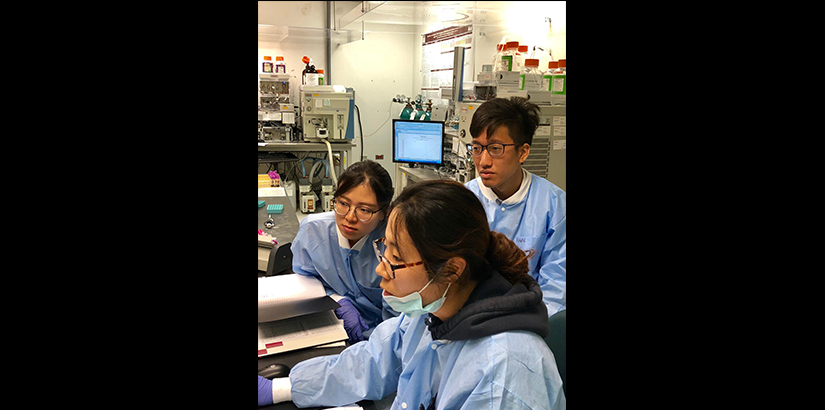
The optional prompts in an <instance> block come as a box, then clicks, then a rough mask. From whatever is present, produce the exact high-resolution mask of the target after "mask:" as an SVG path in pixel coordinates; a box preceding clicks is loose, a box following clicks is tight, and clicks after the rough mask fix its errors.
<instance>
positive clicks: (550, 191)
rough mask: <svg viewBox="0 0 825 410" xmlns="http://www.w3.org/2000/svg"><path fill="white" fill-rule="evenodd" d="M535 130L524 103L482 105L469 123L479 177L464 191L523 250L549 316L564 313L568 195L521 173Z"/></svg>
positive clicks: (535, 120)
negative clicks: (532, 254) (531, 254)
mask: <svg viewBox="0 0 825 410" xmlns="http://www.w3.org/2000/svg"><path fill="white" fill-rule="evenodd" d="M538 125H539V107H538V106H537V105H535V104H533V103H530V102H528V101H527V100H526V99H524V98H520V97H511V98H510V99H505V98H494V99H492V100H489V101H487V102H485V103H483V104H481V105H480V106H479V107H478V108H477V109H476V111H475V113H474V114H473V120H472V122H471V123H470V135H472V137H473V141H472V144H469V146H468V149H469V151H470V152H471V153H472V158H473V162H474V163H475V166H476V171H477V173H478V178H476V179H473V180H471V181H469V182H467V183H466V184H465V186H466V187H467V188H468V189H469V190H470V191H473V193H474V194H475V195H476V196H477V197H478V199H479V200H480V201H481V204H482V206H484V210H485V211H486V212H487V221H488V222H489V224H490V229H491V230H493V231H496V232H501V233H503V234H504V235H505V236H507V238H509V239H510V240H512V241H513V242H515V243H516V245H518V246H519V247H520V248H521V249H523V250H524V251H529V250H532V251H534V252H536V256H535V257H534V258H532V259H530V275H532V276H533V278H535V279H536V280H537V281H538V283H539V285H541V289H542V292H543V293H544V303H545V304H546V305H547V312H548V316H552V315H553V314H555V313H557V312H558V311H560V310H564V309H566V308H567V194H566V193H565V192H564V191H563V190H562V189H561V188H559V187H557V186H556V185H554V184H553V183H552V182H550V181H548V180H546V179H544V178H542V177H540V176H538V175H534V174H532V173H530V172H527V170H525V169H524V168H522V166H521V165H522V163H524V161H525V160H526V159H527V156H528V155H530V146H531V145H532V143H533V134H534V133H535V132H536V128H537V127H538Z"/></svg>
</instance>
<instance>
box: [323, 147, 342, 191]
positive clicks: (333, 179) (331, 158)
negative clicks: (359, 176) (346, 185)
mask: <svg viewBox="0 0 825 410" xmlns="http://www.w3.org/2000/svg"><path fill="white" fill-rule="evenodd" d="M321 141H324V144H327V151H328V152H329V160H330V161H332V162H333V163H334V161H333V156H332V145H329V141H327V140H326V138H325V139H322V140H321ZM329 168H330V170H331V171H332V184H333V186H338V177H336V176H335V167H334V166H331V165H330V167H329Z"/></svg>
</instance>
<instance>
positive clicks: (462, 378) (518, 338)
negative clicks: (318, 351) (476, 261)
mask: <svg viewBox="0 0 825 410" xmlns="http://www.w3.org/2000/svg"><path fill="white" fill-rule="evenodd" d="M531 282H532V283H531V285H530V286H529V289H528V287H526V286H525V285H521V284H519V285H516V286H513V285H511V284H510V283H509V282H507V281H506V280H505V279H504V278H503V277H501V275H500V274H498V273H497V272H494V274H493V277H492V278H491V279H490V280H489V281H487V283H486V284H484V285H483V286H482V285H481V284H479V286H477V287H476V289H474V290H473V293H472V294H471V295H470V299H469V300H468V301H467V303H466V304H465V305H464V307H462V309H461V310H459V312H458V313H457V314H456V315H454V316H453V317H451V318H449V319H447V321H445V322H441V321H440V320H439V319H438V318H436V317H435V316H432V315H421V316H417V317H415V318H410V317H408V316H407V315H406V314H401V315H400V316H398V317H396V318H392V319H388V320H386V321H384V322H383V323H381V324H380V325H378V327H377V328H376V329H375V331H374V332H373V334H372V337H370V339H369V340H368V341H366V342H361V343H356V344H354V345H352V346H349V347H348V348H347V349H345V350H344V351H343V352H341V354H338V355H333V356H321V357H314V358H312V359H309V360H306V361H303V362H301V363H298V364H297V365H295V366H294V368H293V369H292V371H291V372H290V374H289V379H290V382H291V384H292V387H291V394H292V401H293V402H294V403H295V405H296V406H298V407H311V406H342V405H346V404H349V403H354V402H357V401H359V400H363V399H367V400H379V399H382V398H384V397H386V396H387V395H389V394H390V393H392V392H393V391H396V392H397V395H396V397H395V400H394V402H393V404H392V409H398V410H405V409H406V410H418V409H419V406H420V405H421V404H423V405H424V408H427V407H428V406H429V404H430V402H431V400H432V398H433V397H435V398H436V401H435V408H436V409H468V410H470V409H472V410H475V409H545V410H549V409H553V410H557V409H564V408H565V406H566V399H565V396H564V392H563V391H562V387H561V385H562V382H561V377H560V376H559V373H558V368H557V367H556V361H555V358H554V356H553V353H552V352H551V351H550V349H549V348H548V347H547V344H546V343H545V342H544V340H543V339H542V337H544V336H546V335H547V332H548V331H549V330H548V329H549V324H548V321H547V310H546V308H545V306H544V304H543V302H542V299H541V289H540V288H539V286H538V284H537V283H536V282H535V281H531ZM480 298H483V299H480ZM536 332H537V333H536ZM434 334H435V335H438V336H439V337H440V338H437V339H436V340H433V339H434V338H433V335H434Z"/></svg>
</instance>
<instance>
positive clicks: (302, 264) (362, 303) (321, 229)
mask: <svg viewBox="0 0 825 410" xmlns="http://www.w3.org/2000/svg"><path fill="white" fill-rule="evenodd" d="M385 225H386V224H383V225H379V226H378V228H376V229H375V230H373V231H372V232H370V233H369V234H368V235H365V236H364V237H363V238H361V239H360V240H359V241H358V242H357V243H356V244H355V246H353V247H352V249H350V247H349V242H348V241H347V239H346V238H344V237H343V236H342V235H341V234H340V233H339V232H338V226H337V225H335V215H334V214H333V211H329V212H324V213H321V214H311V215H308V216H307V217H306V218H304V219H303V220H301V225H300V228H298V233H297V234H296V235H295V240H293V241H292V248H291V250H292V271H293V272H295V273H297V274H299V275H305V276H313V277H315V278H318V279H319V280H321V283H323V284H324V289H325V290H326V293H327V295H340V296H344V297H346V298H347V299H349V300H350V301H351V302H352V304H353V305H355V307H356V308H357V309H358V312H359V313H360V314H361V317H362V318H363V319H364V322H366V324H367V326H368V327H369V329H373V328H375V326H377V325H378V324H379V323H381V322H382V321H383V320H384V319H387V318H390V317H395V316H397V315H398V313H397V312H396V311H394V310H392V308H390V307H389V305H386V302H384V299H383V298H382V297H381V292H382V289H381V288H380V287H379V286H378V285H379V284H380V283H381V277H380V276H378V274H377V273H375V267H376V266H378V258H376V257H375V251H374V250H373V248H372V241H374V240H376V239H378V238H382V237H384V226H385ZM365 333H366V334H365V335H364V336H365V337H366V336H368V335H369V334H370V333H371V330H368V331H366V332H365Z"/></svg>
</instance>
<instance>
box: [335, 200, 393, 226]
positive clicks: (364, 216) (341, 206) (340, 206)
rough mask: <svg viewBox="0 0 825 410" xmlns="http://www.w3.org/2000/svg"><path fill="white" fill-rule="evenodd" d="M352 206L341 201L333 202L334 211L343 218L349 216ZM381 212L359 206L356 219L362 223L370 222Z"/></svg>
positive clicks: (356, 210)
mask: <svg viewBox="0 0 825 410" xmlns="http://www.w3.org/2000/svg"><path fill="white" fill-rule="evenodd" d="M350 208H351V207H350V205H349V204H348V203H346V202H344V201H342V200H340V199H336V200H334V201H332V209H334V210H335V213H336V214H338V215H341V216H347V214H348V213H349V210H350ZM378 212H381V210H380V209H379V210H377V211H373V210H371V209H369V208H366V207H363V206H359V207H356V208H355V217H356V218H358V220H359V221H361V222H369V220H370V219H372V216H373V215H375V214H377V213H378Z"/></svg>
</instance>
